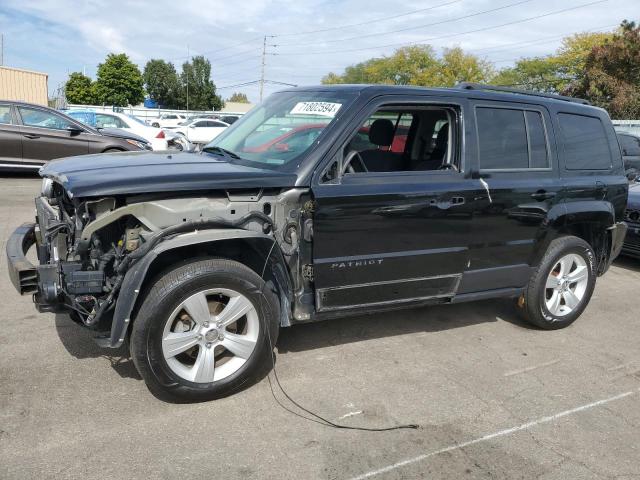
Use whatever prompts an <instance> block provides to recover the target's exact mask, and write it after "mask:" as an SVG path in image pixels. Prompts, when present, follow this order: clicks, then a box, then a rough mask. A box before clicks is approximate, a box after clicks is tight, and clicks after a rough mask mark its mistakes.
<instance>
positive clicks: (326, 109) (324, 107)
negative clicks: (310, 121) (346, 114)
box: [290, 102, 342, 117]
mask: <svg viewBox="0 0 640 480" xmlns="http://www.w3.org/2000/svg"><path fill="white" fill-rule="evenodd" d="M341 106H342V104H341V103H331V102H298V103H297V104H296V106H295V107H293V109H292V110H291V112H290V113H291V115H301V114H302V115H322V116H324V117H334V116H335V115H336V113H338V110H340V107H341Z"/></svg>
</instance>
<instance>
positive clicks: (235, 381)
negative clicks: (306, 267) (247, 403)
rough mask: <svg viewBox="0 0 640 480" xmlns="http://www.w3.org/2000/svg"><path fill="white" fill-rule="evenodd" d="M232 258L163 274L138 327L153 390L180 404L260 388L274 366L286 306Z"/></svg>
mask: <svg viewBox="0 0 640 480" xmlns="http://www.w3.org/2000/svg"><path fill="white" fill-rule="evenodd" d="M264 286H265V284H264V282H263V280H262V279H261V278H260V276H259V275H257V274H256V273H255V272H254V271H252V270H251V269H249V268H247V267H246V266H244V265H242V264H240V263H238V262H235V261H231V260H223V259H208V260H200V261H196V262H192V263H188V264H186V265H182V266H179V267H176V268H173V269H172V270H169V271H168V272H166V273H165V274H164V275H162V276H161V277H160V278H159V279H158V280H157V281H156V282H155V283H154V284H153V286H152V287H151V289H150V290H149V291H148V293H147V295H146V298H145V299H144V302H143V304H142V306H141V308H140V311H139V313H138V315H137V317H136V320H135V322H134V323H133V327H132V333H131V357H132V359H133V362H134V364H135V366H136V368H137V369H138V372H139V373H140V375H141V376H142V378H143V379H144V381H145V382H146V384H147V386H148V387H149V390H151V392H152V393H153V394H154V395H156V396H157V397H159V398H161V399H163V400H167V401H173V402H196V401H206V400H212V399H215V398H220V397H224V396H227V395H230V394H232V393H234V392H236V391H238V390H240V389H241V388H243V387H246V386H248V385H251V384H253V383H255V382H256V381H257V380H259V379H260V378H262V376H263V375H264V374H265V373H266V372H268V370H269V369H270V367H271V366H272V364H273V357H272V355H273V346H274V345H275V342H276V340H277V334H278V308H279V307H278V302H277V299H276V297H275V295H274V294H273V293H272V292H270V291H268V290H267V289H265V288H264Z"/></svg>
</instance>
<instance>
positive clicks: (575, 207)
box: [530, 200, 615, 273]
mask: <svg viewBox="0 0 640 480" xmlns="http://www.w3.org/2000/svg"><path fill="white" fill-rule="evenodd" d="M614 226H615V211H614V209H613V205H612V204H611V203H610V202H606V201H601V200H586V201H577V202H566V203H561V204H558V205H556V206H555V207H554V208H552V209H551V210H550V211H549V215H548V216H547V220H546V222H545V224H544V226H543V227H542V228H541V229H540V232H539V236H538V239H537V242H536V243H537V247H536V248H535V249H534V256H533V258H532V259H531V262H530V265H532V266H537V265H539V263H540V261H541V260H542V257H543V256H544V255H545V253H546V252H547V249H548V247H549V244H550V243H551V242H552V241H553V240H554V239H556V238H558V237H561V236H564V235H574V236H576V237H579V238H582V239H583V240H584V241H586V242H587V243H589V245H591V247H592V248H593V250H594V252H595V254H596V259H597V261H598V272H599V273H603V269H602V265H603V264H606V263H607V261H608V259H607V257H608V255H609V251H610V245H611V239H610V237H611V229H612V227H614Z"/></svg>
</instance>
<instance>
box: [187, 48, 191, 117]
mask: <svg viewBox="0 0 640 480" xmlns="http://www.w3.org/2000/svg"><path fill="white" fill-rule="evenodd" d="M190 58H191V56H190V53H189V45H187V63H188V62H189V59H190ZM188 111H189V69H188V68H187V112H188Z"/></svg>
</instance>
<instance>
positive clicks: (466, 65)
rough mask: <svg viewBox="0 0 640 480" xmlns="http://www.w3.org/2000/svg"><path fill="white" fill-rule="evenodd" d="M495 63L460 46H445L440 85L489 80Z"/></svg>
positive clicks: (440, 69)
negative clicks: (465, 50)
mask: <svg viewBox="0 0 640 480" xmlns="http://www.w3.org/2000/svg"><path fill="white" fill-rule="evenodd" d="M493 75H494V71H493V65H492V64H491V62H488V61H487V60H484V59H481V58H478V57H477V56H475V55H471V54H468V53H464V51H463V50H462V49H461V48H460V47H455V48H445V49H444V52H443V53H442V58H441V59H440V67H439V69H438V81H437V84H438V85H443V86H447V87H452V86H453V85H455V84H456V83H460V82H476V83H484V82H488V81H489V80H490V79H491V77H493Z"/></svg>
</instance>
